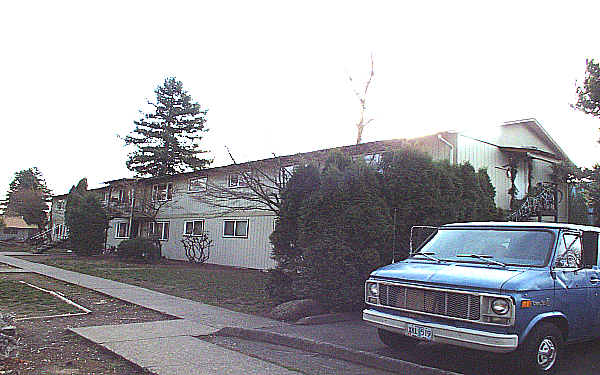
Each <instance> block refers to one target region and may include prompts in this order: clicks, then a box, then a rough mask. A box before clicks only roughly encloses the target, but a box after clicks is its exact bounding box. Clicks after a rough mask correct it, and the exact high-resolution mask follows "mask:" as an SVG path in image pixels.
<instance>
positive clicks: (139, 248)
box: [117, 237, 160, 262]
mask: <svg viewBox="0 0 600 375" xmlns="http://www.w3.org/2000/svg"><path fill="white" fill-rule="evenodd" d="M117 256H118V257H119V258H121V259H137V260H144V261H147V262H153V261H156V260H157V259H158V258H159V257H160V250H159V248H158V246H156V243H155V241H154V240H152V239H150V238H143V237H138V238H134V239H131V240H125V241H123V242H121V243H120V244H119V246H118V247H117Z"/></svg>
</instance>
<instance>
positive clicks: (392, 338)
mask: <svg viewBox="0 0 600 375" xmlns="http://www.w3.org/2000/svg"><path fill="white" fill-rule="evenodd" d="M377 334H378V335H379V340H381V342H382V343H384V344H385V345H386V346H388V347H390V348H392V349H407V348H413V347H415V345H417V344H418V343H419V341H420V340H418V339H415V338H413V337H408V336H405V335H402V334H400V333H396V332H391V331H387V330H385V329H381V328H377Z"/></svg>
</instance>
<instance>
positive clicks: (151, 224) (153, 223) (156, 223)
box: [148, 220, 171, 241]
mask: <svg viewBox="0 0 600 375" xmlns="http://www.w3.org/2000/svg"><path fill="white" fill-rule="evenodd" d="M156 226H160V228H161V230H160V236H159V237H158V240H159V241H168V240H169V234H170V232H171V222H170V221H165V220H157V221H150V222H149V223H148V235H150V236H154V234H155V232H154V229H155V228H153V229H152V231H151V230H150V228H151V227H156ZM165 226H166V227H167V230H166V231H165ZM165 234H166V237H165Z"/></svg>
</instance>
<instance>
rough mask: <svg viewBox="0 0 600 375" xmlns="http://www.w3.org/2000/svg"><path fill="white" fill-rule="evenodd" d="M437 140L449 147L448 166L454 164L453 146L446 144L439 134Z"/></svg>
mask: <svg viewBox="0 0 600 375" xmlns="http://www.w3.org/2000/svg"><path fill="white" fill-rule="evenodd" d="M438 139H439V140H440V141H442V142H443V143H445V144H446V145H448V147H450V165H453V164H454V145H452V143H450V142H448V141H447V140H446V139H444V137H442V135H441V134H438Z"/></svg>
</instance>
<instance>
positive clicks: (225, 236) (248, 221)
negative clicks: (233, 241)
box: [223, 219, 250, 238]
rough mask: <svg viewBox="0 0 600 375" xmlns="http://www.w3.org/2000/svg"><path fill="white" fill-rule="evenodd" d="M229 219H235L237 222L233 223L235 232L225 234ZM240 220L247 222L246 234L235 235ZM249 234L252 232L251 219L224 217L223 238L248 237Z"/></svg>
mask: <svg viewBox="0 0 600 375" xmlns="http://www.w3.org/2000/svg"><path fill="white" fill-rule="evenodd" d="M228 221H233V222H235V223H236V224H234V225H233V234H232V235H229V234H225V223H226V222H228ZM238 221H245V222H246V235H245V236H236V235H235V229H236V227H237V222H238ZM249 234H250V220H249V219H223V238H248V236H249Z"/></svg>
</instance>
